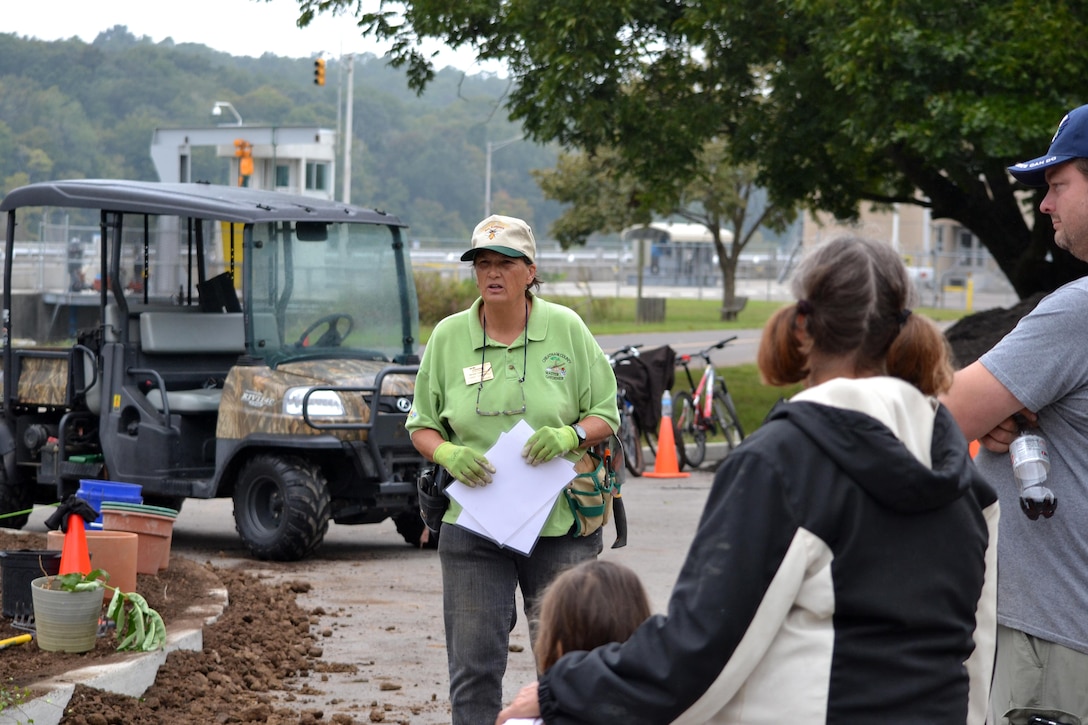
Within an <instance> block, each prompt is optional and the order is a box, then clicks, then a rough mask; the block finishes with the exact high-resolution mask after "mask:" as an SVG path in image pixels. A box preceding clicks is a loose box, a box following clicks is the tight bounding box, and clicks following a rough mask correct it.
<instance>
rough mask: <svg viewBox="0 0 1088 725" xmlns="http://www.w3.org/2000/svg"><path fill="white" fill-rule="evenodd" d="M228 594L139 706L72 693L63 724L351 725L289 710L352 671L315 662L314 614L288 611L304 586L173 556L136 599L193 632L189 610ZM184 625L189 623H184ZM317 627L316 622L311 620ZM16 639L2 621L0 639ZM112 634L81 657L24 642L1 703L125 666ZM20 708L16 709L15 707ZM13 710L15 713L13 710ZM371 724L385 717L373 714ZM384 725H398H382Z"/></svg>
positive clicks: (28, 537)
mask: <svg viewBox="0 0 1088 725" xmlns="http://www.w3.org/2000/svg"><path fill="white" fill-rule="evenodd" d="M45 545H46V537H45V536H44V535H40V534H19V535H15V534H12V533H10V532H7V531H4V530H2V529H0V550H17V549H44V548H45ZM222 587H225V588H226V589H227V593H228V597H229V605H228V606H227V608H226V609H225V611H224V612H223V615H222V616H221V617H220V618H219V620H218V621H217V622H216V623H215V624H213V625H209V626H205V627H204V648H203V650H202V651H200V652H189V651H176V652H171V653H170V654H169V655H168V656H167V660H166V663H165V664H163V665H162V667H161V668H160V669H159V673H158V677H157V679H156V681H155V684H154V685H152V686H151V688H149V689H148V690H147V691H146V692H145V693H144V694H143V695H142V696H141V697H139V698H131V697H125V696H122V695H114V694H111V693H107V692H102V691H100V690H95V689H92V688H88V687H85V686H82V685H80V686H77V687H76V689H75V693H74V694H73V696H72V699H71V701H70V702H69V706H68V708H67V709H66V711H65V715H64V719H63V720H62V721H61V722H63V723H72V724H74V725H113V724H114V723H124V724H125V725H160V724H162V725H164V724H166V723H178V722H203V723H236V722H261V723H270V724H272V725H276V724H281V723H282V724H286V723H300V724H301V723H312V722H319V721H320V722H331V723H338V724H341V725H344V724H348V723H353V722H355V720H354V719H353V718H352V717H351V716H350V715H345V714H335V713H334V714H329V716H327V715H326V713H324V712H322V711H320V710H316V709H311V710H304V711H301V712H300V711H298V709H297V708H294V709H293V708H292V707H291V702H292V700H293V699H294V698H295V697H296V696H297V695H298V694H303V693H305V694H312V693H314V692H316V691H317V690H316V689H315V688H314V686H313V685H311V684H310V682H309V680H310V678H315V679H316V682H315V683H314V684H316V685H317V686H318V687H319V686H320V678H321V677H322V673H323V672H329V671H332V670H333V669H338V668H339V669H340V671H342V668H344V667H348V668H350V667H351V666H350V665H336V664H331V663H325V662H322V661H320V658H321V654H322V649H321V647H320V646H318V644H317V640H316V637H315V635H314V634H312V633H311V614H309V613H307V612H305V611H303V610H302V609H301V608H300V607H299V606H298V605H297V604H296V602H295V596H296V594H298V593H299V592H304V591H307V590H308V589H309V584H306V583H304V582H291V583H284V584H269V583H266V582H261V581H259V580H258V579H257V578H256V577H254V576H252V575H250V574H247V573H245V572H239V571H233V570H226V569H217V568H215V567H212V566H211V565H210V564H209V565H203V564H200V563H198V562H195V561H193V560H190V559H186V558H184V557H180V556H176V557H172V558H171V560H170V566H169V568H168V569H166V570H165V571H163V572H160V573H159V574H158V575H155V576H151V575H144V574H139V575H137V586H136V588H137V590H138V591H139V592H140V593H141V594H142V595H144V597H145V598H146V599H147V600H148V603H149V604H150V606H151V607H152V608H154V609H155V610H157V611H158V612H159V613H160V614H161V615H162V617H163V619H164V621H165V623H166V630H167V632H168V633H169V632H170V631H171V627H172V626H199V624H198V623H194V622H191V621H185V619H184V617H186V611H187V610H188V609H189V608H190V607H191V606H193V605H194V604H200V603H202V602H203V603H207V602H209V601H210V600H211V599H210V597H209V596H208V592H210V591H211V590H212V589H215V588H222ZM188 616H191V615H188ZM313 618H314V619H315V621H316V613H315V615H313ZM22 633H23V632H22V631H21V630H18V629H14V628H13V627H12V626H11V620H10V619H7V618H4V619H3V620H0V638H6V637H13V636H16V635H18V634H22ZM116 646H117V642H116V640H115V638H114V637H113V635H112V633H111V634H109V635H108V636H105V637H100V638H99V640H98V643H97V645H96V647H95V649H94V650H92V651H90V652H86V653H82V654H68V653H61V652H46V651H44V650H41V649H39V648H38V646H37V645H36V644H35V643H33V642H31V643H29V644H24V645H19V646H15V647H9V648H8V649H6V650H3V651H0V678H2V679H0V683H3V685H2V687H3V689H4V690H6V691H7V692H6V693H0V694H3V695H4V697H6V698H12V697H13V695H14V696H15V699H16V700H17V699H18V693H19V692H21V691H22V690H23V689H24V688H32V687H33V686H34V685H35V683H39V682H41V681H43V680H45V679H48V678H49V677H52V676H56V675H60V674H63V673H65V672H69V671H71V670H76V669H80V668H83V667H88V666H91V665H99V664H105V663H110V662H114V661H117V660H121V659H124V658H131V657H134V656H138V655H134V654H133V653H123V652H117V651H116V649H115V648H116ZM15 707H16V708H17V703H16V704H15ZM13 709H14V708H13ZM376 714H377V715H378V716H379V719H378V720H375V718H374V717H373V715H372V717H371V718H370V719H371V721H374V722H378V721H382V720H384V713H383V712H380V711H379V712H377V713H376ZM388 722H396V720H394V719H389V720H388Z"/></svg>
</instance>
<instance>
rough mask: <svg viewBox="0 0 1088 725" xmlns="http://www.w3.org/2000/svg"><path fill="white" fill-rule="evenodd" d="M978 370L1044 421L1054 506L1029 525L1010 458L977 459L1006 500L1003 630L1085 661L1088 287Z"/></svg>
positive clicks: (1040, 312)
mask: <svg viewBox="0 0 1088 725" xmlns="http://www.w3.org/2000/svg"><path fill="white" fill-rule="evenodd" d="M980 362H981V363H982V365H983V366H985V368H986V369H987V370H989V371H990V372H991V373H992V374H993V375H994V377H996V378H997V379H998V380H999V381H1000V382H1001V383H1002V384H1003V385H1004V386H1005V387H1006V388H1007V389H1008V390H1009V392H1010V393H1012V394H1013V396H1015V397H1016V399H1017V400H1019V401H1020V402H1021V403H1022V404H1023V405H1024V407H1026V408H1028V409H1029V410H1034V411H1036V412H1037V413H1038V414H1039V427H1040V429H1041V432H1042V435H1043V437H1044V438H1045V439H1046V441H1047V448H1048V450H1049V453H1050V475H1049V476H1048V478H1047V483H1046V485H1047V486H1048V487H1049V488H1050V489H1051V490H1052V491H1053V492H1054V495H1055V496H1056V497H1057V500H1058V506H1057V510H1056V511H1055V513H1054V516H1053V517H1051V518H1049V519H1043V518H1041V517H1040V518H1039V519H1037V520H1035V521H1032V520H1030V519H1029V518H1028V517H1027V516H1026V515H1025V514H1024V513H1023V511H1021V510H1020V490H1019V486H1018V485H1017V483H1016V479H1015V478H1014V477H1013V474H1012V465H1011V463H1010V460H1009V456H1008V454H1001V455H998V454H994V453H990V452H988V451H986V450H985V449H983V450H980V452H979V454H978V456H977V458H976V459H975V462H976V464H977V465H978V468H979V470H980V471H981V472H982V473H983V475H985V476H986V478H987V480H988V481H989V482H990V483H991V484H992V485H993V486H994V488H995V489H997V492H998V495H999V496H1000V498H1001V524H1000V529H999V534H998V596H997V611H998V621H999V622H1000V623H1001V624H1003V625H1005V626H1007V627H1012V628H1014V629H1018V630H1021V631H1023V632H1027V633H1029V634H1032V635H1035V636H1036V637H1040V638H1042V639H1045V640H1048V641H1051V642H1057V643H1058V644H1061V645H1064V646H1066V647H1070V648H1072V649H1075V650H1078V651H1080V652H1085V653H1088V615H1086V612H1088V278H1085V279H1081V280H1077V281H1075V282H1071V283H1070V284H1067V285H1065V286H1064V287H1062V288H1060V289H1058V290H1056V291H1055V292H1054V293H1052V294H1050V295H1049V296H1047V297H1046V298H1045V299H1043V300H1042V302H1040V303H1039V305H1038V306H1037V307H1036V308H1035V310H1033V311H1032V312H1031V314H1029V315H1028V316H1026V317H1025V318H1023V319H1022V320H1021V321H1020V324H1018V325H1017V326H1016V329H1014V330H1013V331H1012V332H1010V333H1009V334H1008V335H1007V336H1006V337H1005V338H1004V339H1003V340H1001V342H999V343H998V344H997V345H995V346H994V348H993V349H992V350H990V351H989V352H988V353H986V354H985V355H983V356H982V357H981V358H980Z"/></svg>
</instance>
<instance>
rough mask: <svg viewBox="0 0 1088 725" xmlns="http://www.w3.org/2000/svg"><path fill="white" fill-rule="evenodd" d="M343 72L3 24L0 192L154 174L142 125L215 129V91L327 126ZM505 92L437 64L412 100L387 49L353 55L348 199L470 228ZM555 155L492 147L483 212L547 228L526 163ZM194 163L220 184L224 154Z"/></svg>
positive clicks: (503, 124) (249, 117) (440, 228)
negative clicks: (52, 34)
mask: <svg viewBox="0 0 1088 725" xmlns="http://www.w3.org/2000/svg"><path fill="white" fill-rule="evenodd" d="M341 70H342V67H341V64H340V63H339V61H338V60H330V61H329V63H328V83H327V85H325V86H317V85H315V84H314V83H313V63H312V60H310V59H292V58H285V57H280V56H276V55H273V54H265V55H264V56H262V57H260V58H249V57H234V56H231V55H229V54H227V53H221V52H219V51H216V50H212V49H211V48H208V47H207V46H204V45H199V44H193V43H182V44H175V43H173V42H172V41H169V40H167V41H163V42H161V43H154V42H152V41H151V39H150V38H147V37H144V38H137V37H135V36H134V35H132V34H131V33H129V32H128V29H127V28H126V27H125V26H121V25H118V26H115V27H114V28H112V29H110V30H109V31H106V32H103V33H101V34H99V36H98V37H97V38H96V39H95V40H94V42H93V43H90V44H87V43H85V42H83V41H81V40H78V39H72V40H64V41H54V42H42V41H38V40H29V39H27V38H23V37H19V36H16V35H13V34H3V33H0V193H2V192H6V191H7V190H9V189H12V188H15V187H17V186H20V185H22V184H26V183H29V182H33V181H42V180H47V179H54V178H94V177H122V178H131V179H147V180H155V179H156V175H155V170H154V167H153V166H152V164H151V158H150V156H149V152H148V149H149V146H150V143H151V133H152V130H153V129H154V128H156V127H178V126H211V125H214V124H215V123H216V122H217V119H215V117H213V116H212V115H211V108H212V106H213V104H214V103H215V102H216V101H229V102H230V103H231V104H232V105H233V106H234V107H235V108H236V109H237V110H238V112H239V113H240V114H241V115H242V117H243V119H244V120H245V121H246V122H247V123H267V124H284V125H292V124H314V125H323V126H327V127H328V128H336V123H337V97H338V93H337V87H338V84H339V78H340V73H341ZM507 91H508V81H507V80H506V79H502V78H498V77H496V76H494V75H492V74H486V73H481V74H477V75H465V74H464V73H462V72H461V71H459V70H457V69H454V68H446V69H444V70H442V71H440V72H439V73H438V76H437V77H436V78H435V80H434V82H433V83H431V85H430V86H429V87H428V90H427V91H426V93H424V94H423V95H422V96H416V95H415V93H414V92H412V91H410V90H409V89H408V87H407V84H406V82H405V77H404V74H403V73H402V72H400V71H399V70H396V69H393V68H390V67H388V66H387V65H386V64H385V61H384V60H383V59H381V58H377V57H375V56H373V55H371V54H365V55H362V56H359V57H357V58H356V60H355V88H354V103H353V109H352V114H353V124H352V125H353V126H354V134H355V135H354V140H353V144H352V172H353V174H352V175H353V179H352V189H351V199H352V201H353V202H354V203H357V204H360V205H365V206H373V207H377V208H381V209H385V210H388V211H390V212H392V213H394V214H397V215H398V216H400V217H401V218H402V219H404V220H405V221H407V222H408V223H409V224H410V225H411V227H412V229H411V230H410V234H411V236H412V237H413V238H419V239H428V240H430V239H451V238H456V239H464V238H466V237H467V236H468V234H469V233H470V232H471V229H472V227H473V226H474V225H475V224H476V222H477V221H479V219H480V218H481V217H482V215H483V211H484V184H485V181H484V179H485V175H486V174H485V166H486V162H485V159H486V148H487V142H488V141H489V140H490V141H492V142H500V141H505V140H507V139H510V138H515V137H517V135H518V134H519V133H520V131H521V129H520V127H519V126H517V125H515V124H512V123H510V121H509V120H508V119H507V117H506V113H505V111H504V110H503V108H502V102H503V97H504V94H506V93H507ZM557 154H558V150H557V148H556V147H554V146H546V147H545V146H538V145H536V144H533V143H530V142H527V141H526V142H522V143H512V144H510V145H508V146H504V147H503V148H502V149H501V150H497V151H495V153H494V154H493V159H492V169H491V173H492V180H491V188H492V209H493V211H495V212H498V213H507V214H513V215H516V216H522V217H525V218H526V219H528V220H529V221H530V222H531V223H532V224H533V226H534V227H535V228H536V229H538V230H541V233H542V234H543V233H545V230H546V229H547V228H548V227H549V226H550V225H551V223H552V221H553V220H554V219H555V218H556V217H557V216H559V213H560V208H559V206H558V205H557V204H555V203H554V202H549V201H546V200H545V199H544V197H543V194H541V192H540V190H539V188H538V187H537V185H536V183H535V181H534V180H533V179H532V177H531V176H530V174H529V171H530V170H531V169H534V168H551V167H553V166H554V165H555V159H556V156H557ZM193 171H194V178H198V179H202V180H207V181H211V182H215V183H230V179H229V178H228V177H229V174H228V164H227V162H226V161H225V160H223V159H217V158H216V157H215V154H214V152H213V151H212V150H211V149H200V150H198V151H197V152H196V153H195V154H194V159H193ZM338 176H339V174H338ZM337 181H338V182H339V179H337Z"/></svg>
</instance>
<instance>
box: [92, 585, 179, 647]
mask: <svg viewBox="0 0 1088 725" xmlns="http://www.w3.org/2000/svg"><path fill="white" fill-rule="evenodd" d="M106 617H107V618H109V619H112V620H113V621H114V622H116V623H117V639H118V645H117V649H118V650H131V651H134V652H151V651H154V650H157V649H161V648H162V646H163V645H164V644H166V624H165V623H163V620H162V615H160V614H159V613H158V612H156V611H155V610H154V609H152V608H151V607H150V606H149V605H148V603H147V600H146V599H144V598H143V596H141V595H140V594H137V593H135V592H122V591H121V590H120V589H114V590H113V598H112V599H111V600H110V604H109V606H108V607H107V608H106Z"/></svg>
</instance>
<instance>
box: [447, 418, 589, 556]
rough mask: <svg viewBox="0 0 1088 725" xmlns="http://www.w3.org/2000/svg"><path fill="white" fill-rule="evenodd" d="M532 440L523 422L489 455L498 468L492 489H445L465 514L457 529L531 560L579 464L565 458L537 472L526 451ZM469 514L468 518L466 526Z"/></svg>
mask: <svg viewBox="0 0 1088 725" xmlns="http://www.w3.org/2000/svg"><path fill="white" fill-rule="evenodd" d="M532 434H533V429H532V427H531V426H530V425H529V424H528V423H526V422H525V421H524V420H520V421H518V422H517V424H516V425H515V426H514V427H513V428H511V429H510V430H508V431H507V432H505V433H503V434H502V435H500V436H499V439H498V440H497V441H496V442H495V445H493V446H492V447H491V448H490V449H489V450H488V451H487V453H486V454H485V455H486V456H487V460H489V461H490V462H491V464H492V465H493V466H494V467H495V473H493V474H492V475H491V483H489V484H488V485H486V486H476V487H472V486H466V485H465V484H463V483H461V482H460V481H454V482H453V483H451V484H450V486H449V488H447V489H446V493H447V495H449V497H450V498H452V499H453V500H454V501H456V502H457V503H459V504H460V505H461V508H462V509H463V511H462V513H461V517H459V518H458V519H457V523H458V525H460V526H464V528H467V529H469V530H471V531H475V532H476V533H479V534H481V535H483V536H485V537H487V538H488V539H491V540H492V541H494V542H495V543H496V544H498V545H499V546H511V548H514V549H515V550H516V551H520V552H521V553H526V554H527V553H529V552H530V551H532V544H535V542H536V539H537V537H538V536H539V535H540V530H541V529H542V528H543V526H544V522H545V521H546V520H547V518H548V513H549V512H550V511H551V507H552V504H554V503H555V498H556V496H557V495H559V492H560V491H561V490H563V487H564V486H566V485H567V483H569V482H570V480H571V479H572V478H574V464H573V463H571V462H570V461H568V460H567V459H565V458H563V457H562V456H557V457H556V458H553V459H552V460H550V461H548V462H547V463H541V464H539V465H536V466H531V465H529V464H528V463H526V461H525V459H524V458H523V457H522V455H521V450H522V448H524V447H525V443H526V441H528V440H529V437H530V436H531V435H532ZM466 512H467V513H468V518H466V519H465V520H464V521H462V517H464V515H465V513H466Z"/></svg>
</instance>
